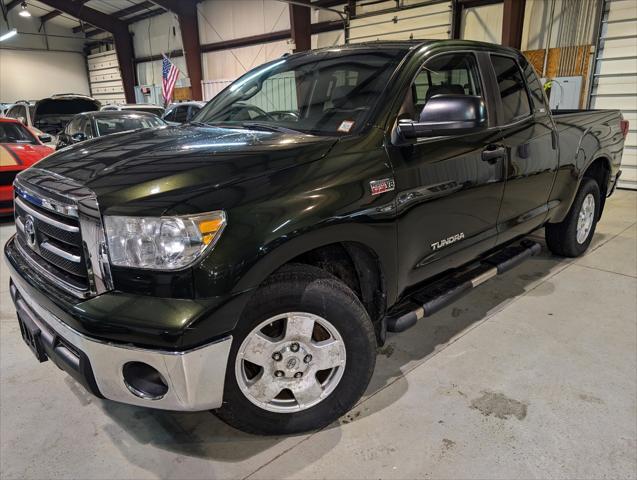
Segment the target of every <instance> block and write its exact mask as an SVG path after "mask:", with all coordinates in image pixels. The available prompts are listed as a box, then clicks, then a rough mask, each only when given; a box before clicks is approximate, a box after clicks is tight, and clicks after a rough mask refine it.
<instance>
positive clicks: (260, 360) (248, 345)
mask: <svg viewBox="0 0 637 480" xmlns="http://www.w3.org/2000/svg"><path fill="white" fill-rule="evenodd" d="M233 336H234V339H233V345H232V348H231V350H230V358H229V362H228V370H227V373H226V381H225V391H224V404H223V406H222V407H221V408H220V409H219V410H217V414H218V415H219V417H220V418H221V419H223V420H224V421H226V422H227V423H229V424H231V425H232V426H234V427H236V428H239V429H240V430H244V431H247V432H251V433H259V434H266V435H267V434H290V433H298V432H303V431H308V430H313V429H317V428H321V427H323V426H325V425H327V424H329V423H331V422H333V421H334V420H336V419H337V418H338V417H340V416H341V415H343V414H344V413H346V412H347V411H348V410H349V409H350V408H352V406H353V405H354V404H355V403H356V402H357V401H358V400H359V398H360V397H361V396H362V394H363V392H364V391H365V388H366V387H367V385H368V383H369V380H370V378H371V375H372V372H373V369H374V364H375V361H376V352H375V348H376V339H375V335H374V328H373V325H372V322H371V321H370V319H369V316H368V314H367V311H366V310H365V308H364V307H363V305H362V304H361V303H360V301H359V300H358V298H357V297H356V296H355V295H354V293H353V292H352V291H351V290H350V289H349V288H348V287H347V286H346V285H345V284H343V283H342V282H340V281H339V280H338V279H337V278H335V277H333V276H331V275H329V274H328V273H326V272H324V271H323V270H320V269H318V268H315V267H311V266H306V265H292V266H289V267H285V268H284V269H282V270H281V271H280V272H277V273H276V274H274V275H273V276H272V278H271V279H269V280H268V281H267V282H266V283H265V284H264V285H263V286H262V287H260V288H259V290H258V291H257V292H256V293H255V295H254V297H253V299H252V300H251V301H250V303H249V305H248V306H247V307H246V309H245V315H244V318H242V319H241V321H240V324H239V325H238V327H237V329H236V330H235V332H234V335H233Z"/></svg>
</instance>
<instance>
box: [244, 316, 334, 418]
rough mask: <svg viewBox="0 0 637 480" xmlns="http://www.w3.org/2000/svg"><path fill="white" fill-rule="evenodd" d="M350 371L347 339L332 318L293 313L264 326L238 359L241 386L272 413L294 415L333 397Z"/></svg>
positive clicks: (249, 339)
mask: <svg viewBox="0 0 637 480" xmlns="http://www.w3.org/2000/svg"><path fill="white" fill-rule="evenodd" d="M344 370H345V343H344V342H343V339H342V337H341V335H340V333H339V332H338V330H336V328H335V327H334V326H333V325H332V324H331V323H330V322H328V321H327V320H326V319H324V318H322V317H319V316H318V315H314V314H311V313H302V312H288V313H283V314H281V315H276V316H274V317H272V318H269V319H267V320H265V321H264V322H262V323H261V324H259V325H258V326H257V327H256V328H255V329H253V330H252V331H251V332H250V333H249V334H248V336H247V337H246V338H245V340H244V341H243V343H241V346H240V347H239V351H238V352H237V358H236V360H235V375H236V378H237V384H238V385H239V388H240V389H241V391H242V392H243V394H244V395H245V396H246V398H247V399H248V400H250V401H251V402H252V403H254V404H255V405H257V406H258V407H261V408H263V409H264V410H268V411H271V412H280V413H293V412H299V411H301V410H305V409H307V408H310V407H312V406H314V405H316V404H318V403H319V402H321V401H322V400H323V399H325V398H326V397H327V396H329V395H330V394H331V393H332V392H333V391H334V389H335V388H336V386H337V385H338V383H339V382H340V380H341V378H342V377H343V372H344Z"/></svg>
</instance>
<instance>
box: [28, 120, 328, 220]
mask: <svg viewBox="0 0 637 480" xmlns="http://www.w3.org/2000/svg"><path fill="white" fill-rule="evenodd" d="M337 141H338V139H337V138H335V137H319V136H314V135H306V134H301V133H292V132H290V133H287V132H285V133H282V132H271V131H263V130H249V129H243V128H241V129H237V128H220V127H196V126H192V125H183V126H179V127H161V128H156V129H145V130H135V131H132V132H123V133H119V134H114V135H108V136H105V137H101V138H97V139H94V140H90V141H87V142H82V143H79V144H76V145H73V146H71V147H67V148H64V149H61V150H58V151H57V152H56V153H55V154H53V155H51V156H49V157H47V158H45V159H44V160H42V161H40V162H39V163H38V164H37V168H41V169H44V170H48V171H50V172H53V173H56V174H59V175H62V176H64V177H67V178H71V179H73V180H75V181H77V182H78V183H80V184H82V185H85V186H87V187H89V188H90V189H91V190H93V191H94V192H95V193H96V195H97V197H98V200H99V203H100V206H101V207H102V210H103V211H105V210H106V209H108V208H116V210H117V211H118V212H119V213H122V214H123V213H131V214H133V212H135V213H134V214H141V213H140V211H143V212H144V214H148V215H150V214H158V213H159V214H161V213H165V212H167V211H174V209H175V208H176V207H177V205H178V204H184V203H187V201H188V199H189V198H192V197H194V196H197V195H201V194H204V193H206V192H210V191H212V190H215V189H219V188H222V187H226V186H229V185H232V184H235V183H239V182H242V181H245V180H248V179H250V178H255V177H258V176H262V175H268V174H271V173H273V172H275V171H278V170H282V169H286V168H290V167H294V166H298V165H301V164H304V163H308V162H312V161H314V160H317V159H319V158H322V157H323V156H324V155H325V154H327V152H328V151H329V150H330V148H331V147H332V146H333V145H334V144H335V143H336V142H337ZM151 198H152V201H151ZM109 213H113V212H109Z"/></svg>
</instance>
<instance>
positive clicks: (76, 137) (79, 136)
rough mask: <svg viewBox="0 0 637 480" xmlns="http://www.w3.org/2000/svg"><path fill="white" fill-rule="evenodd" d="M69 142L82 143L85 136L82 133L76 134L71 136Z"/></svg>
mask: <svg viewBox="0 0 637 480" xmlns="http://www.w3.org/2000/svg"><path fill="white" fill-rule="evenodd" d="M71 140H72V141H73V143H78V142H83V141H84V140H86V134H85V133H84V132H77V133H74V134H73V135H71Z"/></svg>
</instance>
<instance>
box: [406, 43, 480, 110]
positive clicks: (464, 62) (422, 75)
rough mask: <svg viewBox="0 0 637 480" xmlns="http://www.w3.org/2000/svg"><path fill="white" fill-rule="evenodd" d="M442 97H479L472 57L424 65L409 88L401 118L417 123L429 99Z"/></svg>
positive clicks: (440, 59) (444, 57)
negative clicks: (449, 95)
mask: <svg viewBox="0 0 637 480" xmlns="http://www.w3.org/2000/svg"><path fill="white" fill-rule="evenodd" d="M445 94H456V95H475V96H481V95H482V89H481V87H480V76H479V74H478V65H477V63H476V59H475V57H474V55H473V54H471V53H455V54H449V55H440V56H438V57H435V58H433V59H432V60H430V61H428V62H427V63H425V65H424V66H423V67H422V69H421V70H420V72H418V74H417V75H416V79H415V80H414V83H413V84H412V87H411V92H410V95H408V98H407V100H406V102H405V105H403V110H402V112H401V117H402V118H411V119H412V120H418V119H419V118H420V112H421V111H422V109H423V107H424V106H425V104H426V103H427V102H428V101H429V99H430V98H431V97H433V96H435V95H445ZM409 97H410V98H409Z"/></svg>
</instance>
